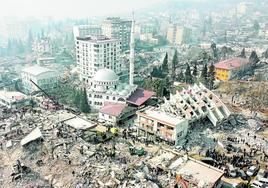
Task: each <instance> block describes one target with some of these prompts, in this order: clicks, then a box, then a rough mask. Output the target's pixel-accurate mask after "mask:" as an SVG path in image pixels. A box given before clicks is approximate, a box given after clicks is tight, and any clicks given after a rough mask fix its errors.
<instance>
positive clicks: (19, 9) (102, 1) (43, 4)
mask: <svg viewBox="0 0 268 188" xmlns="http://www.w3.org/2000/svg"><path fill="white" fill-rule="evenodd" d="M161 1H164V0H0V17H3V16H16V17H28V16H35V17H43V16H46V17H47V16H55V17H66V16H67V17H87V16H105V15H109V14H114V13H115V14H120V13H126V12H131V11H132V10H137V9H140V8H145V7H148V6H150V5H152V4H155V3H157V2H161Z"/></svg>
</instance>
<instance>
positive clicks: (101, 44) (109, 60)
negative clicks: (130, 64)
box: [76, 36, 122, 83]
mask: <svg viewBox="0 0 268 188" xmlns="http://www.w3.org/2000/svg"><path fill="white" fill-rule="evenodd" d="M120 53H121V45H120V41H119V40H118V39H111V38H108V37H104V36H98V37H96V36H94V37H77V38H76V61H77V65H78V67H79V71H80V72H79V76H80V80H83V81H85V82H87V83H88V82H89V80H90V78H92V77H93V76H94V75H95V73H96V72H97V71H98V70H100V69H105V68H106V69H111V70H113V71H114V72H115V73H116V74H120V73H121V71H122V61H121V57H120Z"/></svg>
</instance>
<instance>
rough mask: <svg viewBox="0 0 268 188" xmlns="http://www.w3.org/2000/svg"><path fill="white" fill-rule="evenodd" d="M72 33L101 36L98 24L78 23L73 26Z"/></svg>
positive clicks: (75, 34) (84, 35)
mask: <svg viewBox="0 0 268 188" xmlns="http://www.w3.org/2000/svg"><path fill="white" fill-rule="evenodd" d="M73 35H74V38H75V39H76V37H87V36H101V35H102V30H101V27H100V26H98V25H78V26H74V27H73Z"/></svg>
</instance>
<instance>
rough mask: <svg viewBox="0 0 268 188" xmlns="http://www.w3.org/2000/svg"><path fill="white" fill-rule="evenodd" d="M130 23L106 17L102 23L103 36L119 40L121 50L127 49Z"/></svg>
mask: <svg viewBox="0 0 268 188" xmlns="http://www.w3.org/2000/svg"><path fill="white" fill-rule="evenodd" d="M130 32H131V21H129V20H123V19H121V18H119V17H108V18H107V19H106V20H104V21H103V23H102V33H103V35H105V36H107V37H110V38H115V39H118V40H120V42H121V44H122V50H123V51H125V50H128V49H129V43H130V35H131V33H130Z"/></svg>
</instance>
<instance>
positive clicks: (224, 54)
mask: <svg viewBox="0 0 268 188" xmlns="http://www.w3.org/2000/svg"><path fill="white" fill-rule="evenodd" d="M227 52H228V49H227V47H226V46H223V47H222V48H221V55H222V58H223V59H226V56H227Z"/></svg>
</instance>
